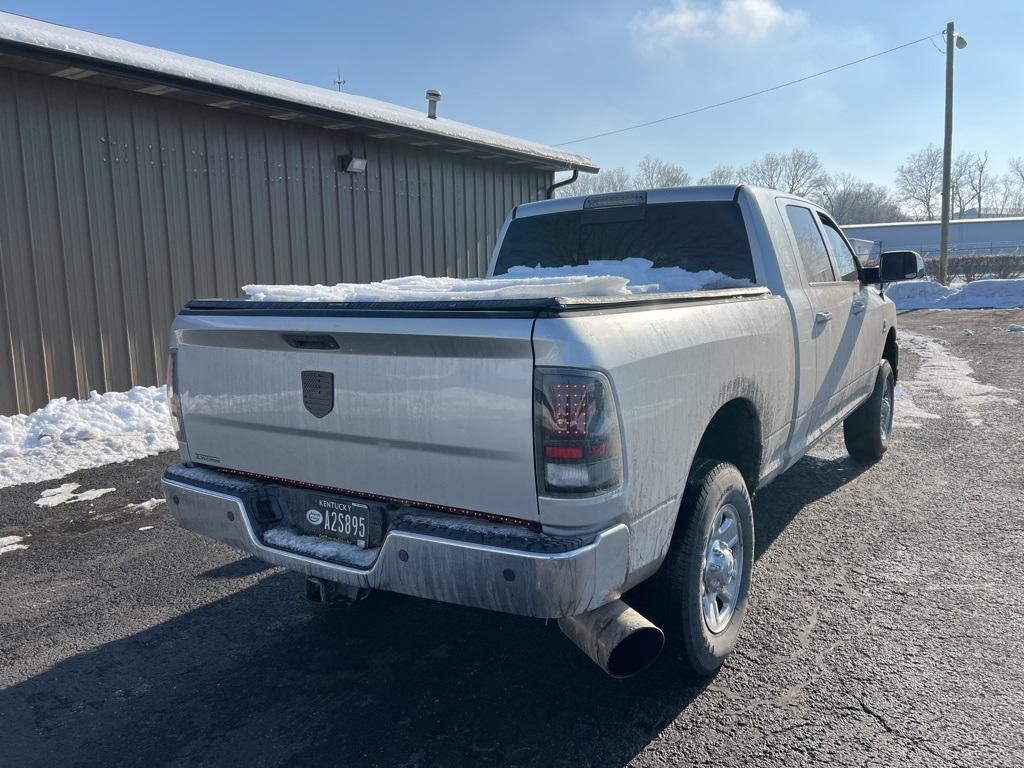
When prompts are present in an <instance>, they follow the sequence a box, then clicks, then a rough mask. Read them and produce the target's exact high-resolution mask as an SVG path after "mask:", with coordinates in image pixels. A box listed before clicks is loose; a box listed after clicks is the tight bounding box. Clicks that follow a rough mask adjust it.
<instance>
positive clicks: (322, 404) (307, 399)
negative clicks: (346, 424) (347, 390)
mask: <svg viewBox="0 0 1024 768" xmlns="http://www.w3.org/2000/svg"><path fill="white" fill-rule="evenodd" d="M302 404H303V405H304V406H306V410H307V411H309V412H310V413H312V414H313V415H314V416H316V417H317V418H318V419H322V418H323V417H324V416H326V415H327V414H328V413H330V412H331V410H332V409H333V408H334V374H333V373H330V372H329V371H303V372H302Z"/></svg>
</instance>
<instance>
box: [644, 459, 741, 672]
mask: <svg viewBox="0 0 1024 768" xmlns="http://www.w3.org/2000/svg"><path fill="white" fill-rule="evenodd" d="M753 562H754V518H753V512H752V509H751V504H750V495H749V494H748V493H747V485H746V483H745V482H744V480H743V475H741V474H740V471H739V470H738V469H737V468H736V467H735V466H733V465H732V464H729V463H727V462H718V461H700V462H699V463H698V464H697V465H696V466H695V468H694V470H693V473H692V474H691V477H690V481H689V483H688V484H687V489H686V493H685V494H684V496H683V504H682V508H681V509H680V512H679V520H678V521H677V522H676V530H675V533H674V534H673V537H672V545H671V547H670V549H669V552H668V555H667V556H666V558H665V562H664V563H662V566H661V569H660V570H659V571H658V573H657V574H655V576H654V577H653V578H652V579H651V590H650V592H649V599H650V602H651V610H652V612H653V613H654V614H655V615H656V616H657V618H658V620H659V622H660V623H661V625H662V626H663V627H664V629H665V633H666V635H667V641H668V643H669V647H670V648H673V647H674V648H675V650H676V655H677V657H678V659H679V662H680V664H681V665H682V667H683V671H684V672H685V673H687V674H688V675H691V676H696V677H707V676H709V675H712V674H714V673H715V671H717V670H718V668H719V667H720V666H721V665H722V663H723V662H724V661H725V658H726V656H728V655H729V653H730V652H731V651H732V649H733V648H734V647H735V645H736V641H737V638H738V636H739V631H740V627H741V625H742V624H743V617H744V615H745V614H746V611H747V592H748V589H749V586H750V572H751V569H752V567H753Z"/></svg>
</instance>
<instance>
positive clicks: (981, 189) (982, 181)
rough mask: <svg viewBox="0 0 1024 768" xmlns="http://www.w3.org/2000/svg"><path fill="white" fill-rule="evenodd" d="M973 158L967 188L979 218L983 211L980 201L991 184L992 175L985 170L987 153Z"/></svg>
mask: <svg viewBox="0 0 1024 768" xmlns="http://www.w3.org/2000/svg"><path fill="white" fill-rule="evenodd" d="M973 157H974V162H973V163H972V164H971V167H970V175H969V176H968V177H967V188H968V189H969V190H970V193H971V197H972V198H973V199H974V201H975V203H976V206H977V209H978V218H981V215H982V212H983V211H984V208H983V207H982V201H983V197H984V195H985V193H987V192H988V191H989V187H990V185H991V184H992V174H991V172H989V171H988V170H986V169H987V168H988V152H983V153H982V154H980V155H973Z"/></svg>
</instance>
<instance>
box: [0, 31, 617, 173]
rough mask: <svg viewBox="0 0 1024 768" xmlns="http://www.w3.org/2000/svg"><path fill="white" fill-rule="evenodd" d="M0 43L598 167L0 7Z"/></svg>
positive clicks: (410, 112)
mask: <svg viewBox="0 0 1024 768" xmlns="http://www.w3.org/2000/svg"><path fill="white" fill-rule="evenodd" d="M0 43H6V44H8V45H13V46H16V47H18V48H19V49H22V48H23V49H30V50H33V51H35V52H40V51H42V52H48V53H50V54H52V55H55V56H60V57H62V58H67V57H73V58H76V59H83V60H88V61H91V62H94V63H97V64H107V65H113V66H116V67H118V68H119V69H128V70H131V71H132V72H133V73H134V74H135V75H136V76H137V77H142V78H145V77H146V75H147V74H148V75H149V76H150V77H153V76H159V78H160V79H161V81H162V82H163V81H166V80H168V79H175V80H181V81H187V82H188V83H190V84H192V86H193V87H198V88H202V87H204V86H205V87H214V88H216V89H218V90H220V91H223V90H231V91H236V92H238V93H239V94H247V95H250V96H252V97H256V98H261V99H270V100H274V101H278V102H287V103H289V104H292V105H294V106H296V107H298V108H300V109H301V108H308V109H312V110H316V111H319V112H331V113H335V114H337V115H339V116H345V117H348V118H353V119H355V120H358V121H360V122H363V123H367V124H370V125H376V126H378V127H380V128H385V127H391V128H396V129H399V130H402V131H405V132H414V133H417V134H426V135H430V136H434V137H437V138H438V139H440V140H447V141H453V142H457V143H463V144H473V145H477V146H479V147H486V148H488V149H490V150H494V151H497V152H500V153H503V154H504V153H508V154H513V155H519V156H521V157H526V158H532V159H536V160H540V161H543V162H544V163H545V164H546V165H550V166H552V167H555V168H558V169H566V170H572V169H578V170H581V171H587V172H591V173H594V172H596V171H597V166H595V165H594V162H593V161H592V160H591V159H590V158H588V157H585V156H583V155H577V154H574V153H572V152H565V151H563V150H560V149H556V148H554V147H548V146H545V145H543V144H536V143H534V142H531V141H526V140H523V139H517V138H514V137H512V136H505V135H503V134H500V133H496V132H494V131H488V130H485V129H483V128H477V127H475V126H472V125H467V124H465V123H460V122H456V121H455V120H447V119H445V118H441V117H439V118H436V119H431V118H428V117H427V116H426V115H425V114H424V113H422V112H418V111H416V110H414V109H409V108H408V107H400V106H397V105H395V104H389V103H387V102H384V101H378V100H376V99H370V98H367V97H365V96H356V95H354V94H350V93H340V92H338V91H332V90H328V89H326V88H320V87H318V86H314V85H307V84H304V83H296V82H294V81H291V80H285V79H284V78H280V77H273V76H270V75H264V74H261V73H258V72H251V71H249V70H245V69H239V68H238V67H231V66H227V65H225V64H218V63H216V62H213V61H208V60H206V59H198V58H195V57H192V56H185V55H183V54H180V53H173V52H171V51H164V50H161V49H159V48H151V47H149V46H145V45H139V44H137V43H131V42H128V41H126V40H119V39H118V38H115V37H107V36H105V35H99V34H94V33H92V32H85V31H82V30H78V29H73V28H71V27H64V26H60V25H58V24H51V23H49V22H45V21H39V20H37V19H30V18H27V17H25V16H19V15H16V14H11V13H5V12H2V11H0Z"/></svg>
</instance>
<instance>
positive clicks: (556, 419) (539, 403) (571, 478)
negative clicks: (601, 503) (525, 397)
mask: <svg viewBox="0 0 1024 768" xmlns="http://www.w3.org/2000/svg"><path fill="white" fill-rule="evenodd" d="M533 408H534V420H535V424H536V431H537V437H536V450H537V488H538V490H539V491H540V493H541V494H542V495H548V496H587V495H593V494H595V493H601V492H603V491H608V490H611V489H613V488H616V487H618V486H619V485H620V484H621V483H622V444H621V442H620V440H619V418H618V414H617V413H616V411H615V401H614V400H613V399H612V390H611V386H610V385H609V383H608V379H607V378H606V377H605V376H604V374H602V373H598V372H597V371H576V370H568V369H553V368H547V369H545V368H538V369H537V370H536V373H535V375H534V404H533Z"/></svg>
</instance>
